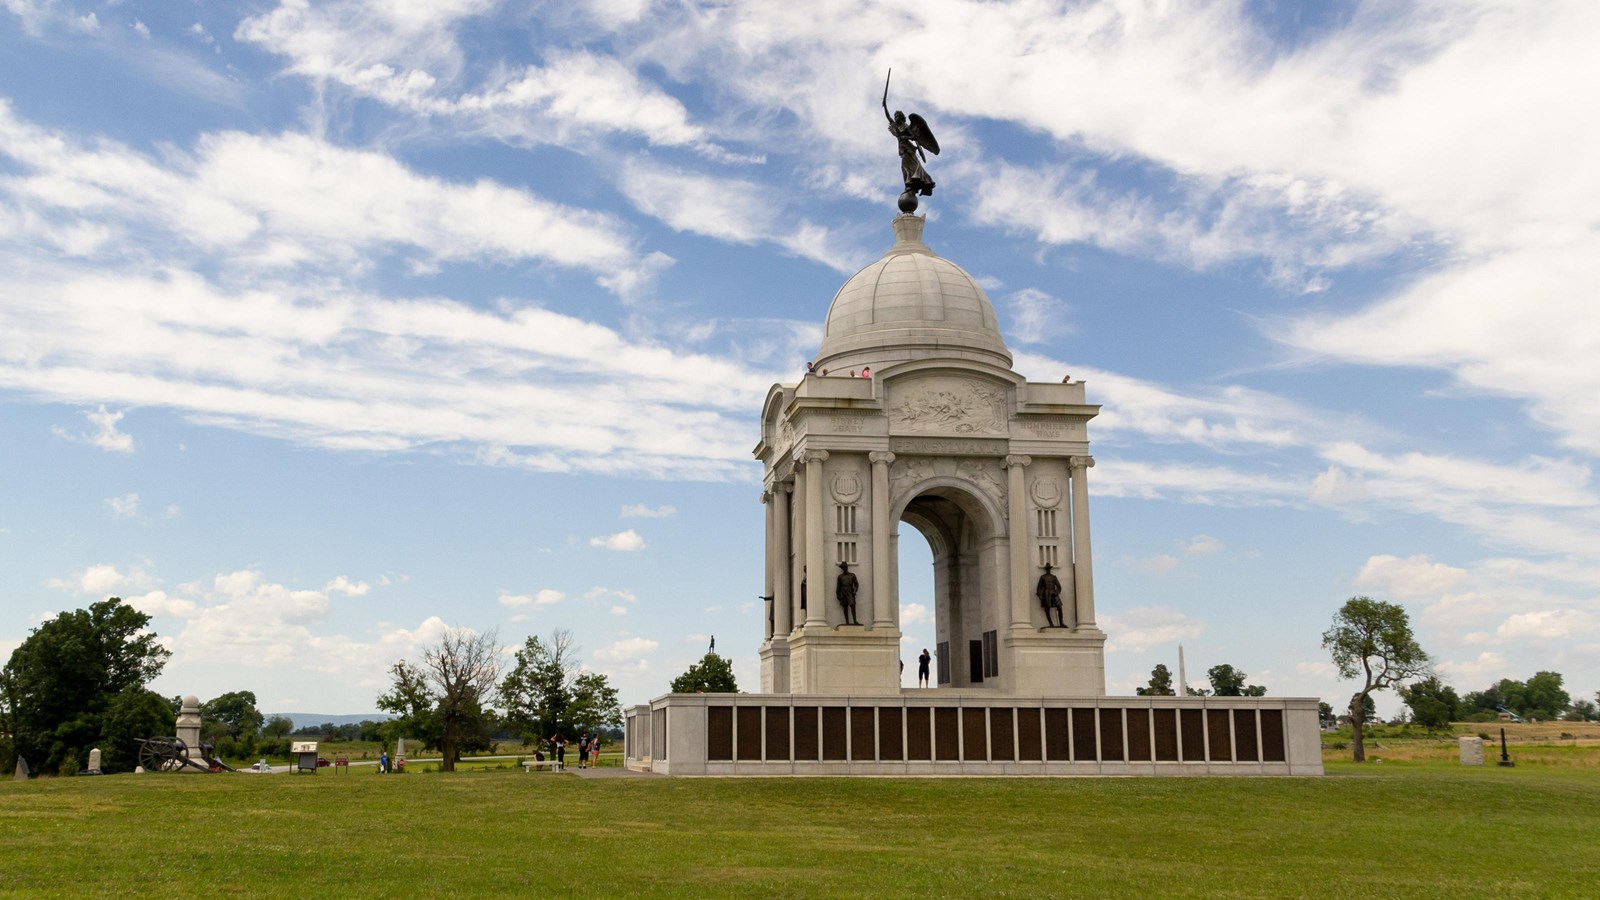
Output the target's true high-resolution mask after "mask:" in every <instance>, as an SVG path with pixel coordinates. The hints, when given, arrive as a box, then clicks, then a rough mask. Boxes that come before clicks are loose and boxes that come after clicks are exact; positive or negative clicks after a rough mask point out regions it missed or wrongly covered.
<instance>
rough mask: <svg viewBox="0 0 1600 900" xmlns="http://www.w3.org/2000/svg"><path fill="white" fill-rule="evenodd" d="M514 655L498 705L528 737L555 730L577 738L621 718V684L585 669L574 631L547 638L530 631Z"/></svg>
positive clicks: (539, 738) (535, 740) (541, 737)
mask: <svg viewBox="0 0 1600 900" xmlns="http://www.w3.org/2000/svg"><path fill="white" fill-rule="evenodd" d="M515 660H516V662H515V664H514V665H513V666H512V668H511V672H510V674H508V675H506V677H505V680H504V681H502V682H501V683H500V705H501V707H502V708H504V709H505V711H506V725H507V726H508V727H509V728H510V729H511V730H512V731H513V732H515V733H517V734H519V735H521V736H522V739H523V741H525V742H526V743H530V744H540V743H543V742H544V741H546V740H549V739H550V738H553V737H556V736H557V735H560V736H562V737H565V738H567V739H568V740H573V739H576V738H577V736H578V734H579V733H580V732H584V731H596V730H598V729H600V728H601V727H603V726H606V725H611V726H615V725H619V724H621V723H622V707H621V705H620V704H619V703H618V702H617V689H616V688H614V687H612V686H611V683H610V681H609V680H608V679H607V678H606V676H604V675H602V674H600V673H599V672H585V671H583V670H582V668H581V667H580V666H579V664H578V646H577V644H576V643H574V641H573V638H572V632H570V631H566V630H563V629H558V630H556V631H553V632H551V634H550V638H549V640H548V641H544V640H540V639H539V637H538V636H537V635H534V636H530V637H529V638H528V640H527V641H526V642H524V643H523V645H522V646H521V647H520V648H518V650H517V652H516V656H515Z"/></svg>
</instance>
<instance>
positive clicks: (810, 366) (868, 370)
mask: <svg viewBox="0 0 1600 900" xmlns="http://www.w3.org/2000/svg"><path fill="white" fill-rule="evenodd" d="M806 374H807V375H823V376H826V375H827V374H828V370H827V369H818V368H817V367H816V364H814V363H809V362H808V363H806ZM850 377H851V378H871V377H872V367H871V366H863V367H862V369H861V374H860V375H857V374H856V370H855V369H851V370H850Z"/></svg>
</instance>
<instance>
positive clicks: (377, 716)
mask: <svg viewBox="0 0 1600 900" xmlns="http://www.w3.org/2000/svg"><path fill="white" fill-rule="evenodd" d="M262 715H263V716H264V717H266V718H268V719H270V718H272V717H273V716H284V717H286V718H287V719H288V720H289V721H291V722H293V723H294V727H296V728H304V727H306V726H307V725H324V724H327V723H329V722H332V723H333V724H335V725H354V724H356V723H358V722H366V721H372V722H387V721H389V720H390V719H392V718H394V716H391V715H389V714H388V713H378V712H374V713H357V714H356V715H353V716H352V715H345V716H335V715H329V714H328V713H297V712H282V713H281V712H274V713H262Z"/></svg>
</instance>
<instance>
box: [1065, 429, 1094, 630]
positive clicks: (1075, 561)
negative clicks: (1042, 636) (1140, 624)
mask: <svg viewBox="0 0 1600 900" xmlns="http://www.w3.org/2000/svg"><path fill="white" fill-rule="evenodd" d="M1067 463H1068V465H1069V466H1071V468H1072V574H1073V579H1072V580H1073V587H1074V588H1075V589H1076V591H1075V593H1076V594H1077V604H1076V606H1077V609H1076V610H1075V615H1074V616H1073V618H1074V620H1075V621H1074V622H1073V627H1074V628H1078V627H1082V626H1085V625H1086V626H1088V627H1090V628H1093V627H1095V625H1094V565H1093V562H1092V559H1091V552H1090V550H1089V480H1088V474H1089V469H1091V468H1093V467H1094V457H1092V456H1074V457H1072V458H1070V459H1069V460H1067Z"/></svg>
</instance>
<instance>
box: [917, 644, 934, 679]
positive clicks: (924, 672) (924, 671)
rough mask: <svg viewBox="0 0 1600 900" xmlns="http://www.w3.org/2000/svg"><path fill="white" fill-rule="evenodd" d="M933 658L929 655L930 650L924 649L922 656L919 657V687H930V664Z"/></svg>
mask: <svg viewBox="0 0 1600 900" xmlns="http://www.w3.org/2000/svg"><path fill="white" fill-rule="evenodd" d="M932 659H933V657H932V656H931V655H930V654H929V653H928V648H927V647H923V648H922V655H921V656H919V657H917V687H927V686H928V663H929V662H930V661H931V660H932Z"/></svg>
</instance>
